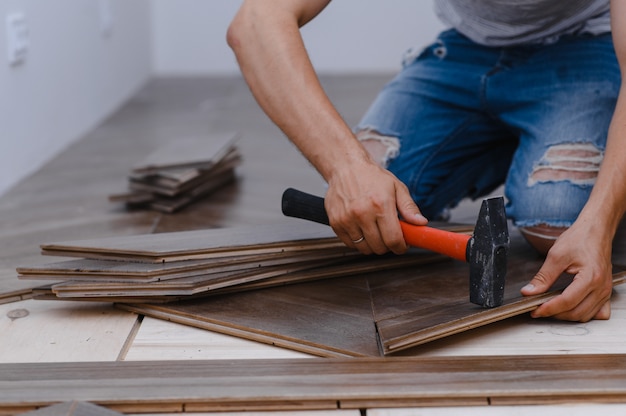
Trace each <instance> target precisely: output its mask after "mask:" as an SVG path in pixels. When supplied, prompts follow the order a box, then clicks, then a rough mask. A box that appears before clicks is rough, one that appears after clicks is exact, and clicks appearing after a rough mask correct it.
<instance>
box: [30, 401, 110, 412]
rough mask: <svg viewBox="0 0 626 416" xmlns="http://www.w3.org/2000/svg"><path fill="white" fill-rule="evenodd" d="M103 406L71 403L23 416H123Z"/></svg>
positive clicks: (52, 406) (49, 407)
mask: <svg viewBox="0 0 626 416" xmlns="http://www.w3.org/2000/svg"><path fill="white" fill-rule="evenodd" d="M121 415H122V413H118V412H114V411H113V410H110V409H107V408H106V407H103V406H97V405H95V404H93V403H88V402H78V401H75V400H74V401H70V402H63V403H57V404H53V405H50V406H45V407H42V408H39V409H37V410H34V411H30V412H26V413H22V414H21V416H121Z"/></svg>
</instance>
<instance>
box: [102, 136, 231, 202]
mask: <svg viewBox="0 0 626 416" xmlns="http://www.w3.org/2000/svg"><path fill="white" fill-rule="evenodd" d="M237 139H238V135H237V134H236V133H223V134H215V135H211V136H208V137H190V138H182V139H176V140H173V141H170V142H168V143H166V144H165V145H163V146H160V147H159V148H157V149H156V150H155V151H154V152H153V153H151V154H150V155H149V156H148V157H147V158H146V159H145V160H143V161H142V162H141V163H140V164H138V165H137V166H135V167H134V168H133V169H132V171H131V173H130V175H129V176H128V188H129V190H128V191H127V192H124V193H120V194H113V195H109V200H110V201H111V202H123V203H125V204H126V206H127V207H136V208H138V207H144V208H149V209H153V210H156V211H160V212H165V213H173V212H176V211H178V210H180V209H182V208H184V207H186V206H187V205H189V204H191V203H193V202H195V201H197V200H199V199H201V198H204V197H206V196H208V195H210V194H211V193H213V192H214V191H215V190H217V189H219V188H220V187H222V186H224V185H226V184H228V183H230V182H232V181H234V180H235V168H236V167H237V166H238V165H239V164H240V163H241V156H240V154H239V151H238V149H237V146H236V144H235V142H236V140H237Z"/></svg>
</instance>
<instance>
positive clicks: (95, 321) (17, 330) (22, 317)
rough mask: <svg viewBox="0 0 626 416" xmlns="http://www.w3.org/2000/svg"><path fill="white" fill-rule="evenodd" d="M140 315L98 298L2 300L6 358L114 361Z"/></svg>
mask: <svg viewBox="0 0 626 416" xmlns="http://www.w3.org/2000/svg"><path fill="white" fill-rule="evenodd" d="M136 321H137V316H136V315H135V314H132V313H128V312H125V311H122V310H119V309H117V308H115V307H113V306H112V305H111V304H104V303H95V302H58V301H42V300H37V301H36V300H32V299H31V300H24V301H20V302H14V303H9V304H5V305H0V334H2V342H0V362H3V363H24V362H66V361H75V362H78V361H114V360H116V359H117V358H118V356H119V354H120V352H121V351H122V348H123V347H124V344H125V342H126V340H127V339H128V337H129V334H130V333H131V331H133V327H134V325H135V323H136Z"/></svg>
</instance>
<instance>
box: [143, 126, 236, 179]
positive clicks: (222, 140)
mask: <svg viewBox="0 0 626 416" xmlns="http://www.w3.org/2000/svg"><path fill="white" fill-rule="evenodd" d="M240 138H241V134H240V133H238V132H221V133H213V134H211V135H203V136H194V137H177V138H175V139H174V140H170V141H168V142H167V143H165V144H162V145H161V146H159V147H158V148H157V149H156V150H154V151H153V152H152V153H150V154H149V155H148V156H146V157H145V158H144V159H143V160H141V161H140V162H138V163H137V164H136V165H135V166H134V167H133V172H135V173H142V174H149V173H152V172H158V171H160V170H163V169H171V168H181V167H190V166H191V167H196V166H200V167H201V168H203V169H205V170H206V169H209V168H211V167H212V166H214V165H215V164H217V163H218V162H219V161H220V160H222V159H223V158H224V157H225V156H227V155H228V153H229V152H230V151H231V150H232V149H233V146H235V144H236V142H237V141H238V140H239V139H240Z"/></svg>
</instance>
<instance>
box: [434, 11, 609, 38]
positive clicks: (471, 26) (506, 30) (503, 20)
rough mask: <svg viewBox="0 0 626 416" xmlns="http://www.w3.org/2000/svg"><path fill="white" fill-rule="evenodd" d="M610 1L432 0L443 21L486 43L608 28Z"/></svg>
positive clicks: (600, 30) (598, 31)
mask: <svg viewBox="0 0 626 416" xmlns="http://www.w3.org/2000/svg"><path fill="white" fill-rule="evenodd" d="M609 1H610V0H435V11H436V13H437V15H438V16H439V18H440V19H441V20H442V21H443V22H444V24H447V25H450V26H451V27H453V28H455V29H456V30H458V31H459V32H460V33H462V34H464V35H465V36H467V37H468V38H470V39H472V40H473V41H475V42H477V43H480V44H483V45H487V46H510V45H519V44H527V43H551V42H554V41H556V40H557V39H558V38H559V37H560V36H562V35H566V34H578V33H589V34H593V35H598V34H601V33H607V32H610V30H611V22H610V18H609Z"/></svg>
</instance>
